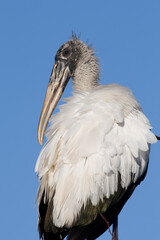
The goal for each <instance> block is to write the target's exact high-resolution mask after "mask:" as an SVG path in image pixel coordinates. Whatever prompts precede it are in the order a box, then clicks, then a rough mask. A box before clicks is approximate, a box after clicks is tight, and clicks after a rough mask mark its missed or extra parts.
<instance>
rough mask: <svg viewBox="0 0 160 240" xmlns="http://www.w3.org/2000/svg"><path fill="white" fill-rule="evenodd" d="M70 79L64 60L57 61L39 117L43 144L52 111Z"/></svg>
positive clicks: (40, 140)
mask: <svg viewBox="0 0 160 240" xmlns="http://www.w3.org/2000/svg"><path fill="white" fill-rule="evenodd" d="M69 79H70V70H69V68H68V66H67V67H65V64H64V63H63V62H60V61H57V62H56V63H55V64H54V67H53V70H52V73H51V77H50V80H49V84H48V88H47V91H46V95H45V99H44V103H43V107H42V111H41V116H40V119H39V124H38V132H37V137H38V142H39V144H40V145H42V144H43V139H44V134H45V130H46V127H47V124H48V121H49V119H50V116H51V115H52V112H53V111H54V109H55V107H56V105H57V103H58V101H59V99H60V97H61V96H62V93H63V91H64V89H65V87H66V85H67V83H68V81H69Z"/></svg>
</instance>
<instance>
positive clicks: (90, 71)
mask: <svg viewBox="0 0 160 240" xmlns="http://www.w3.org/2000/svg"><path fill="white" fill-rule="evenodd" d="M99 70H100V69H99V63H98V60H97V58H96V56H95V55H94V54H93V53H92V51H90V52H89V53H88V52H85V53H84V54H83V57H82V58H81V59H80V61H79V62H78V64H77V67H76V70H75V72H74V74H73V76H72V78H73V86H74V90H76V91H90V90H92V89H93V88H95V87H96V86H98V85H99V83H98V81H99Z"/></svg>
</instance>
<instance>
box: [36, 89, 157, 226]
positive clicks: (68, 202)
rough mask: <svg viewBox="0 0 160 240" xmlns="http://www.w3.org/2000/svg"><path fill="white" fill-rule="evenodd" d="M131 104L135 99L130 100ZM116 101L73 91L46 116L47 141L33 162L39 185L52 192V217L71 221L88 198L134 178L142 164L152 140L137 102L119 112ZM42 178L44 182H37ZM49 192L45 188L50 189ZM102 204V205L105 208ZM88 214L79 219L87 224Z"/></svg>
mask: <svg viewBox="0 0 160 240" xmlns="http://www.w3.org/2000/svg"><path fill="white" fill-rule="evenodd" d="M136 104H137V103H136ZM123 107H124V106H123V105H122V104H121V103H118V102H114V101H113V102H111V101H108V100H107V101H104V100H103V99H100V100H98V101H93V99H91V97H88V98H87V97H86V96H84V95H83V94H77V95H75V96H74V97H73V98H70V99H69V100H68V103H67V104H66V105H64V106H62V107H61V108H60V113H58V114H56V116H54V117H53V118H52V119H51V125H50V127H49V129H48V133H47V137H48V142H47V144H46V145H45V146H44V148H43V150H42V152H41V154H40V156H39V159H38V161H37V165H36V171H37V172H38V175H39V177H40V179H42V180H43V179H45V178H47V180H46V181H41V185H40V189H41V191H40V192H39V196H38V198H39V199H40V198H41V197H42V194H43V191H44V189H45V191H46V192H47V190H46V189H49V193H48V192H47V193H46V197H48V198H51V197H53V193H54V198H53V206H54V207H53V222H54V223H55V225H56V226H57V227H63V226H66V227H71V226H72V225H73V224H74V223H75V222H76V221H77V219H78V218H79V213H80V212H81V209H82V207H83V208H85V207H86V206H87V204H88V201H90V203H91V204H92V205H93V206H97V205H98V204H99V202H100V201H103V199H104V198H105V199H109V198H110V197H111V196H114V194H115V193H116V192H117V190H118V184H119V177H118V176H119V175H120V176H121V177H120V185H121V188H122V189H127V188H128V186H129V185H130V184H131V181H132V182H134V183H135V182H136V181H137V179H138V178H140V177H141V176H142V175H143V174H144V172H145V171H146V168H147V165H148V155H149V144H150V143H153V142H156V137H155V136H154V134H153V133H152V132H151V131H150V129H151V126H150V124H149V121H148V119H147V118H146V117H145V116H144V114H143V112H142V111H141V109H140V108H139V107H137V105H136V106H135V108H134V107H132V110H130V112H129V113H128V115H127V114H126V113H125V109H124V108H123ZM43 182H45V183H46V182H47V185H48V186H49V188H47V186H46V185H45V184H44V183H43ZM50 193H51V194H50ZM106 209H107V205H106V206H105V208H104V209H103V210H102V211H104V212H105V211H106ZM92 213H93V214H91V215H92V216H90V217H91V218H90V219H86V221H84V219H80V220H79V223H80V224H84V225H85V224H88V223H89V221H93V219H94V218H96V216H97V212H95V213H94V211H92Z"/></svg>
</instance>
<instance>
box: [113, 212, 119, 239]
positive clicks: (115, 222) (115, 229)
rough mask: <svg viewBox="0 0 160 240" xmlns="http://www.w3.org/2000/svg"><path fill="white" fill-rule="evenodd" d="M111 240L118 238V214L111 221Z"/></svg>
mask: <svg viewBox="0 0 160 240" xmlns="http://www.w3.org/2000/svg"><path fill="white" fill-rule="evenodd" d="M112 240H118V216H117V217H116V218H115V219H114V222H113V234H112Z"/></svg>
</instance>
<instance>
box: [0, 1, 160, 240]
mask: <svg viewBox="0 0 160 240" xmlns="http://www.w3.org/2000/svg"><path fill="white" fill-rule="evenodd" d="M72 31H75V32H76V33H77V34H79V33H80V34H81V40H83V41H86V40H88V42H89V43H90V44H92V46H94V47H95V49H96V53H97V56H98V57H99V59H100V64H101V83H102V84H108V83H112V82H114V83H118V84H122V85H125V86H127V87H129V88H130V89H132V91H133V93H134V95H135V96H136V97H137V98H138V100H139V102H140V104H141V106H142V108H143V110H144V112H145V114H146V115H147V117H148V118H149V119H150V122H151V124H152V126H153V131H154V132H155V133H156V134H157V135H158V134H159V135H160V107H159V106H160V100H159V95H160V1H158V0H157V1H156V0H155V1H148V0H142V1H141V0H134V1H128V0H126V1H124V0H121V1H118V0H117V1H116V0H114V1H108V0H102V1H86V0H85V1H84V0H81V1H73V0H68V1H53V0H48V1H41V0H39V1H31V0H28V1H24V0H21V1H20V0H19V1H18V0H15V1H11V0H9V1H7V0H6V1H3V0H2V1H1V2H0V78H1V80H0V84H1V87H0V110H1V124H0V128H1V130H0V132H1V138H0V146H1V147H0V156H1V160H0V169H1V170H0V171H1V173H0V191H1V197H0V229H1V239H6V240H10V239H15V240H21V239H23V240H28V239H30V240H32V239H34V240H35V239H38V232H37V210H36V207H35V197H36V191H37V187H38V180H37V177H36V175H35V173H34V166H35V163H36V159H37V157H38V154H39V152H40V150H41V146H40V145H39V144H38V141H37V125H38V120H39V116H40V111H41V107H42V103H43V99H44V95H45V91H46V88H47V84H48V80H49V76H50V73H51V69H52V66H53V63H54V56H55V53H56V51H57V49H58V48H59V47H60V45H61V44H62V43H64V42H65V41H67V40H68V39H69V37H70V36H71V33H72ZM71 91H72V87H71V83H70V84H69V86H68V87H67V89H66V91H65V93H64V96H65V97H66V96H69V95H71ZM159 156H160V143H159V144H158V143H157V144H155V145H154V146H152V150H151V155H150V165H149V171H148V174H147V177H146V179H145V181H144V182H143V183H142V184H141V185H140V186H139V187H138V188H137V189H136V191H135V192H134V194H133V195H132V197H131V198H130V200H129V201H128V202H127V204H126V205H125V207H124V208H123V210H122V212H121V214H120V216H119V236H120V239H123V240H128V239H130V240H133V239H134V240H135V239H145V240H149V239H158V238H159V233H158V229H159V216H160V204H159V199H160V189H159V183H160V174H159V169H160V157H159ZM99 239H107V240H109V239H111V236H110V235H109V233H105V234H104V235H103V236H102V237H100V238H99Z"/></svg>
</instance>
